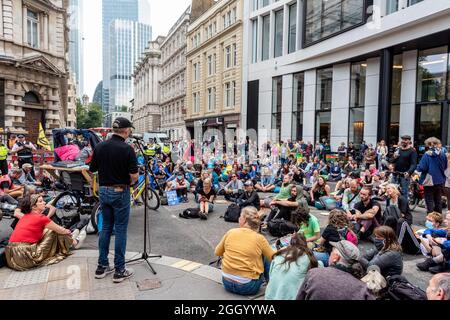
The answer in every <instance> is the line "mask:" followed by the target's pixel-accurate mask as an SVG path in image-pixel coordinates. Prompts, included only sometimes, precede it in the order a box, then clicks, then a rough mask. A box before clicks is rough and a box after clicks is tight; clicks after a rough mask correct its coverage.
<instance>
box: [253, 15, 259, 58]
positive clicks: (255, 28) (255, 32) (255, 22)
mask: <svg viewBox="0 0 450 320" xmlns="http://www.w3.org/2000/svg"><path fill="white" fill-rule="evenodd" d="M257 61H258V20H257V19H256V20H253V21H252V62H253V63H255V62H257Z"/></svg>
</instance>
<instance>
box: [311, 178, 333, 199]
mask: <svg viewBox="0 0 450 320" xmlns="http://www.w3.org/2000/svg"><path fill="white" fill-rule="evenodd" d="M309 193H310V195H311V201H312V202H316V201H320V198H322V197H325V196H326V197H329V196H330V194H331V188H330V186H329V185H328V184H327V182H326V180H325V178H324V177H319V179H318V180H317V182H316V183H315V184H314V185H313V186H312V188H311V190H310V191H309Z"/></svg>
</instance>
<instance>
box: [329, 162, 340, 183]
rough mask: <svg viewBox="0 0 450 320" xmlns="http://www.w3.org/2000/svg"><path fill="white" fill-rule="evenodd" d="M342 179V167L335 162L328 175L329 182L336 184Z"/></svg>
mask: <svg viewBox="0 0 450 320" xmlns="http://www.w3.org/2000/svg"><path fill="white" fill-rule="evenodd" d="M341 178H342V169H341V166H340V164H338V163H337V162H333V164H332V165H331V168H330V174H329V175H328V180H329V181H333V182H336V181H340V180H341Z"/></svg>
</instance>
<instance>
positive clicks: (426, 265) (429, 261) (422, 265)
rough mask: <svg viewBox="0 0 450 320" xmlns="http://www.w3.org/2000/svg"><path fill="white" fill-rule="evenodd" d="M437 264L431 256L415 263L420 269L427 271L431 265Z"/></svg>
mask: <svg viewBox="0 0 450 320" xmlns="http://www.w3.org/2000/svg"><path fill="white" fill-rule="evenodd" d="M436 265H437V264H436V262H434V261H433V259H431V258H427V259H425V260H424V261H422V262H420V263H418V264H416V266H417V268H418V269H419V270H420V271H428V270H429V269H430V268H431V267H435V266H436Z"/></svg>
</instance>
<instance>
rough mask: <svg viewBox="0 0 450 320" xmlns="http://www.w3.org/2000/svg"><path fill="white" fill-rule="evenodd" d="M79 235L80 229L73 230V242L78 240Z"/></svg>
mask: <svg viewBox="0 0 450 320" xmlns="http://www.w3.org/2000/svg"><path fill="white" fill-rule="evenodd" d="M79 235H80V229H75V230H74V231H73V232H72V239H73V240H76V239H77V238H78V236H79Z"/></svg>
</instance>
